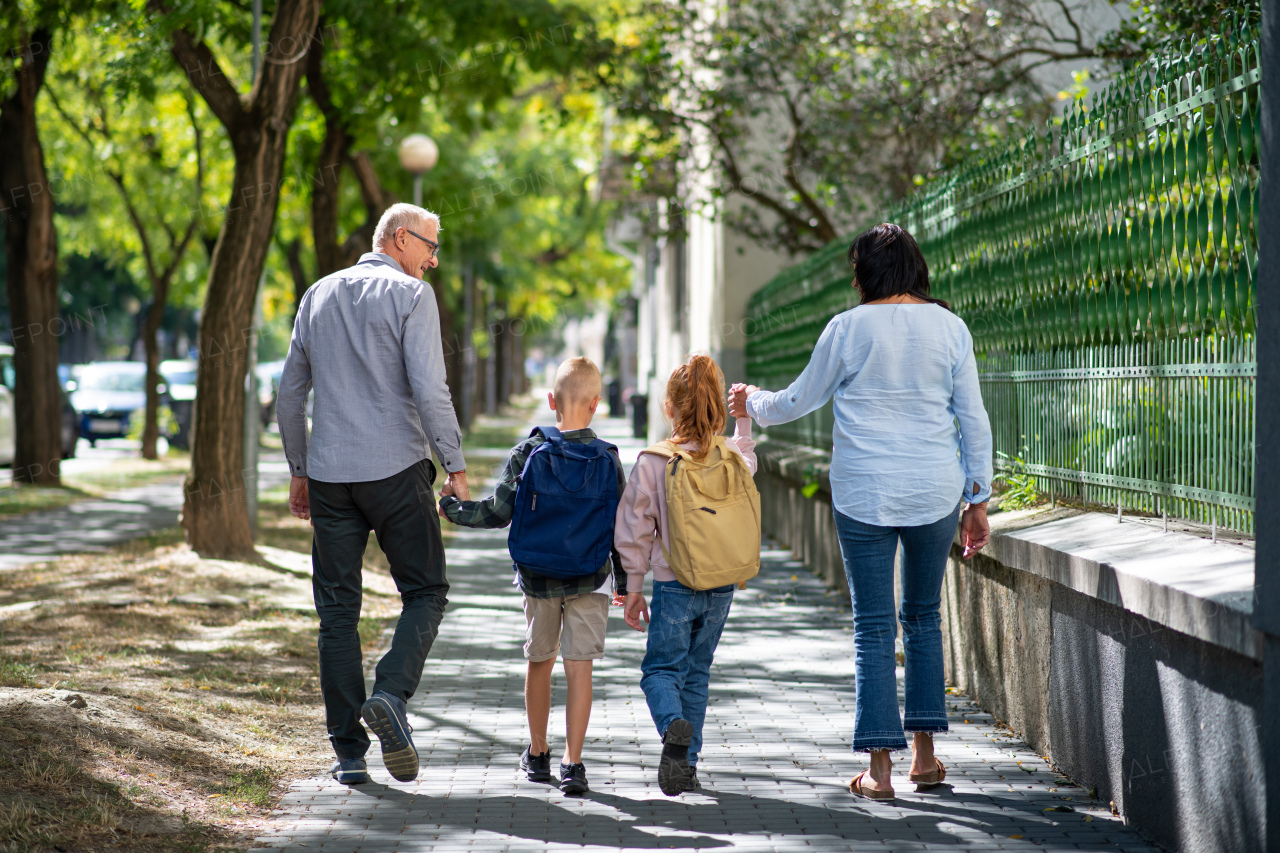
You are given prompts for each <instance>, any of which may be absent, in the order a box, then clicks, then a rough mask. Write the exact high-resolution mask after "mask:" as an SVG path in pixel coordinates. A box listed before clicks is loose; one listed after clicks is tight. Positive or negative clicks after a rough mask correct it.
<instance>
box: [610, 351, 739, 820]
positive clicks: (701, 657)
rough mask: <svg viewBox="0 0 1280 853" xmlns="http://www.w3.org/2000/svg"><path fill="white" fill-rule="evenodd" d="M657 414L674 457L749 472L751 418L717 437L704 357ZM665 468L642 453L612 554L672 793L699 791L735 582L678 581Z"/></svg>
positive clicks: (719, 408) (712, 378)
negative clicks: (641, 652) (705, 728)
mask: <svg viewBox="0 0 1280 853" xmlns="http://www.w3.org/2000/svg"><path fill="white" fill-rule="evenodd" d="M663 411H664V413H665V415H666V418H667V421H668V422H669V423H670V424H671V439H670V441H671V442H672V443H674V444H675V445H677V446H678V447H679V448H680V450H682V451H684V452H685V453H687V454H688V455H689V456H691V457H693V458H694V459H705V458H706V457H707V454H708V452H709V451H710V449H711V448H712V447H713V446H714V445H720V446H721V451H722V452H731V453H736V454H740V455H741V457H742V459H743V461H745V463H746V467H747V470H749V471H750V472H751V474H752V475H754V474H755V471H756V457H755V452H754V450H755V442H754V441H752V440H751V419H750V418H745V417H744V418H738V419H737V421H736V425H735V429H734V435H733V437H732V438H728V439H726V438H725V437H724V436H722V435H720V433H721V432H723V431H724V426H725V422H726V420H727V418H728V412H727V407H726V405H725V388H724V380H723V377H722V376H721V374H720V368H719V367H718V366H717V365H716V363H715V361H713V360H712V359H711V358H710V357H709V356H705V355H698V356H694V357H693V358H691V359H690V360H689V363H688V364H685V365H683V366H681V367H679V368H677V369H676V370H675V372H674V373H672V374H671V379H670V380H669V381H668V382H667V395H666V399H665V400H664V401H663ZM726 448H727V450H726ZM666 463H667V459H666V458H665V457H664V456H663V455H658V454H655V453H642V454H641V455H640V458H639V459H638V460H637V461H636V464H635V467H634V468H633V469H632V471H631V479H630V481H629V482H628V483H627V487H626V490H625V491H624V492H623V494H622V501H621V503H620V504H619V505H618V517H617V524H616V525H615V527H614V547H616V548H617V550H618V553H619V555H620V556H621V557H622V566H623V568H624V569H625V570H626V573H627V600H626V613H625V619H626V622H627V624H628V625H630V626H631V627H632V628H634V629H636V630H637V631H643V630H645V624H646V623H647V624H648V625H649V642H648V648H647V650H646V652H645V656H644V661H643V662H642V663H641V665H640V669H641V672H642V673H643V676H642V677H641V679H640V687H641V689H643V690H644V695H645V699H646V700H647V702H648V704H649V713H650V714H651V715H652V716H653V722H654V724H655V725H656V726H657V728H658V734H659V735H661V736H662V743H663V746H662V758H661V761H660V762H659V765H658V786H659V787H660V788H661V789H662V793H664V794H666V795H668V796H675V795H676V794H679V793H681V792H683V791H693V790H697V789H698V788H700V787H701V786H700V785H699V784H698V777H697V773H696V769H697V763H698V751H699V749H700V748H701V746H702V723H703V720H704V719H705V718H706V715H707V687H708V684H709V683H710V680H711V660H712V657H713V656H714V655H715V651H716V645H717V644H718V643H719V642H720V632H721V631H722V630H723V629H724V622H725V619H726V618H727V617H728V615H729V605H730V604H731V603H732V602H733V584H729V585H727V586H721V587H717V588H715V589H704V590H695V589H691V588H690V587H687V586H685V585H684V584H682V583H680V581H678V580H676V576H675V573H674V572H673V571H672V570H671V568H670V566H669V565H668V563H667V560H666V558H665V556H664V553H663V552H664V550H665V551H666V552H667V553H671V545H672V543H671V539H670V529H671V528H670V525H669V523H668V518H667V495H666V485H665V466H666ZM758 542H759V540H758V539H757V547H758ZM650 567H652V568H653V607H652V611H650V609H649V607H648V606H647V605H646V603H645V598H644V576H645V574H646V573H647V572H648V571H649V568H650Z"/></svg>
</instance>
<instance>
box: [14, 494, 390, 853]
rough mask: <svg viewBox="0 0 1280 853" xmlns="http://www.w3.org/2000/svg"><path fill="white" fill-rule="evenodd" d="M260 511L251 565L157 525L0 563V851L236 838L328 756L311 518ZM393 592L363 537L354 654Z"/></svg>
mask: <svg viewBox="0 0 1280 853" xmlns="http://www.w3.org/2000/svg"><path fill="white" fill-rule="evenodd" d="M261 519H262V522H261V524H262V529H261V537H260V538H261V542H262V546H263V547H262V549H261V550H262V553H263V556H264V560H263V562H262V563H261V564H260V565H254V564H249V563H237V562H228V561H220V560H202V559H200V558H199V557H198V556H197V555H196V554H194V553H193V552H192V551H191V550H190V549H189V548H188V547H187V546H186V545H185V544H183V543H182V540H181V534H180V532H179V531H177V530H173V531H167V532H165V533H162V534H160V535H157V536H154V537H150V538H148V539H143V540H137V541H135V542H132V543H130V544H128V545H125V546H122V547H120V548H117V549H115V550H113V551H111V552H109V553H106V554H93V555H84V556H73V557H67V558H64V559H61V560H57V561H55V562H50V563H43V564H39V565H35V566H31V567H28V568H25V569H18V570H14V571H10V572H5V573H3V574H0V631H2V632H3V633H0V742H3V743H4V744H5V747H6V748H5V749H3V750H0V848H3V849H5V850H15V851H16V850H59V851H61V850H94V849H106V848H111V849H129V850H207V849H220V848H226V847H231V848H238V847H243V846H244V842H245V841H246V840H247V839H250V838H252V837H253V834H254V830H255V828H256V827H258V826H260V825H261V824H262V822H263V821H264V819H265V817H266V815H267V813H268V811H269V809H270V807H271V805H272V804H273V802H275V801H276V799H277V797H278V795H279V794H280V793H281V791H282V789H283V787H285V786H286V785H287V782H288V780H289V779H292V778H296V777H299V776H311V775H315V774H317V773H319V772H324V771H326V770H327V769H328V766H329V763H330V761H331V760H332V754H331V752H330V750H329V747H328V743H327V741H326V739H325V736H324V714H323V710H322V708H321V704H320V695H319V689H318V684H317V663H316V646H315V637H316V617H315V613H314V610H313V608H312V603H311V592H310V580H309V569H310V565H309V564H310V556H309V551H310V536H311V534H310V528H309V527H308V526H307V524H306V523H305V522H300V521H297V520H296V519H293V518H291V517H289V516H288V514H287V511H286V510H285V507H284V504H283V503H282V502H280V501H278V500H276V501H270V502H264V504H263V506H262V515H261ZM187 595H191V596H195V598H192V599H182V598H181V597H182V596H187ZM175 599H178V600H175ZM198 602H200V603H198ZM398 605H399V598H398V596H397V595H396V592H395V585H394V583H393V582H392V580H391V577H390V574H389V573H388V572H387V570H386V562H385V557H383V555H382V552H381V551H380V550H379V549H378V547H377V544H376V540H372V539H371V542H370V548H369V551H368V554H367V557H366V572H365V603H364V618H363V619H362V621H361V625H360V630H361V640H362V642H363V644H364V647H365V649H366V651H367V652H369V653H371V654H372V653H376V652H377V651H378V649H379V647H380V646H381V643H382V635H383V632H384V629H385V628H386V626H387V625H388V624H389V621H390V618H391V617H393V616H394V615H395V614H396V613H398V611H399V606H398Z"/></svg>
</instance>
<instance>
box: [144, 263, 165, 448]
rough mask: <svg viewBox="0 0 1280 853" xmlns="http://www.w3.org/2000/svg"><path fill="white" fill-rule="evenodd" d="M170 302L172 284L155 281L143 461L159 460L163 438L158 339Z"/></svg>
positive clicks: (147, 344)
mask: <svg viewBox="0 0 1280 853" xmlns="http://www.w3.org/2000/svg"><path fill="white" fill-rule="evenodd" d="M168 302H169V282H168V281H163V282H160V281H154V280H153V281H152V282H151V307H150V308H149V309H148V310H147V319H146V320H145V321H144V324H143V329H142V346H143V349H144V350H145V351H146V358H147V419H146V423H145V425H144V426H143V428H142V458H143V459H156V458H157V457H158V454H157V452H156V441H157V439H159V438H160V423H159V420H160V390H159V385H160V381H161V378H160V343H159V341H157V340H156V337H157V335H158V333H159V332H160V323H161V321H162V320H164V307H165V305H166V304H168Z"/></svg>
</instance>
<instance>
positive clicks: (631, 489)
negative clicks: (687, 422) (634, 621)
mask: <svg viewBox="0 0 1280 853" xmlns="http://www.w3.org/2000/svg"><path fill="white" fill-rule="evenodd" d="M726 442H727V443H728V445H729V446H730V447H732V448H733V449H734V450H736V451H737V452H739V453H741V454H742V458H743V459H745V460H746V462H747V468H749V469H750V470H751V473H752V475H754V474H755V473H756V443H755V441H754V440H753V439H752V438H751V418H738V419H737V420H736V421H735V422H734V427H733V436H732V437H730V438H727V439H726ZM697 446H698V445H697V444H696V443H693V442H689V443H686V444H682V445H680V447H681V448H683V449H684V450H695V449H696V448H697ZM666 461H667V460H666V459H663V458H662V457H661V456H654V455H653V454H651V453H642V454H640V458H639V459H638V460H636V464H635V467H634V468H632V469H631V479H630V480H628V481H627V488H626V490H625V491H623V493H622V500H621V501H620V502H619V503H618V517H617V520H616V521H615V523H614V526H613V546H614V547H615V548H617V549H618V555H619V556H620V557H622V568H624V569H625V570H626V572H627V592H644V576H645V574H646V573H648V571H649V567H650V566H652V567H653V579H654V580H657V581H673V580H675V579H676V576H675V573H674V572H672V571H671V568H670V567H669V566H668V565H667V561H666V560H665V559H663V557H662V546H661V545H659V543H658V536H657V534H658V533H659V532H661V534H662V545H665V546H666V547H667V550H668V551H670V550H671V540H670V539H669V538H668V533H667V529H668V528H667V487H666V482H665V480H664V477H663V469H664V468H665V467H666Z"/></svg>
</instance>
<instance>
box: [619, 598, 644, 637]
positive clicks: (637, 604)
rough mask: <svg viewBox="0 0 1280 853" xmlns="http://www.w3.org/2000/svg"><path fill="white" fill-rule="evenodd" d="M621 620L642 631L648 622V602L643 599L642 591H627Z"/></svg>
mask: <svg viewBox="0 0 1280 853" xmlns="http://www.w3.org/2000/svg"><path fill="white" fill-rule="evenodd" d="M622 621H624V622H626V623H627V624H628V625H630V626H631V627H632V628H635V629H636V630H637V631H643V630H644V629H645V626H646V625H648V624H649V603H648V602H647V601H645V600H644V593H643V592H629V593H627V609H626V610H625V611H624V612H623V614H622Z"/></svg>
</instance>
